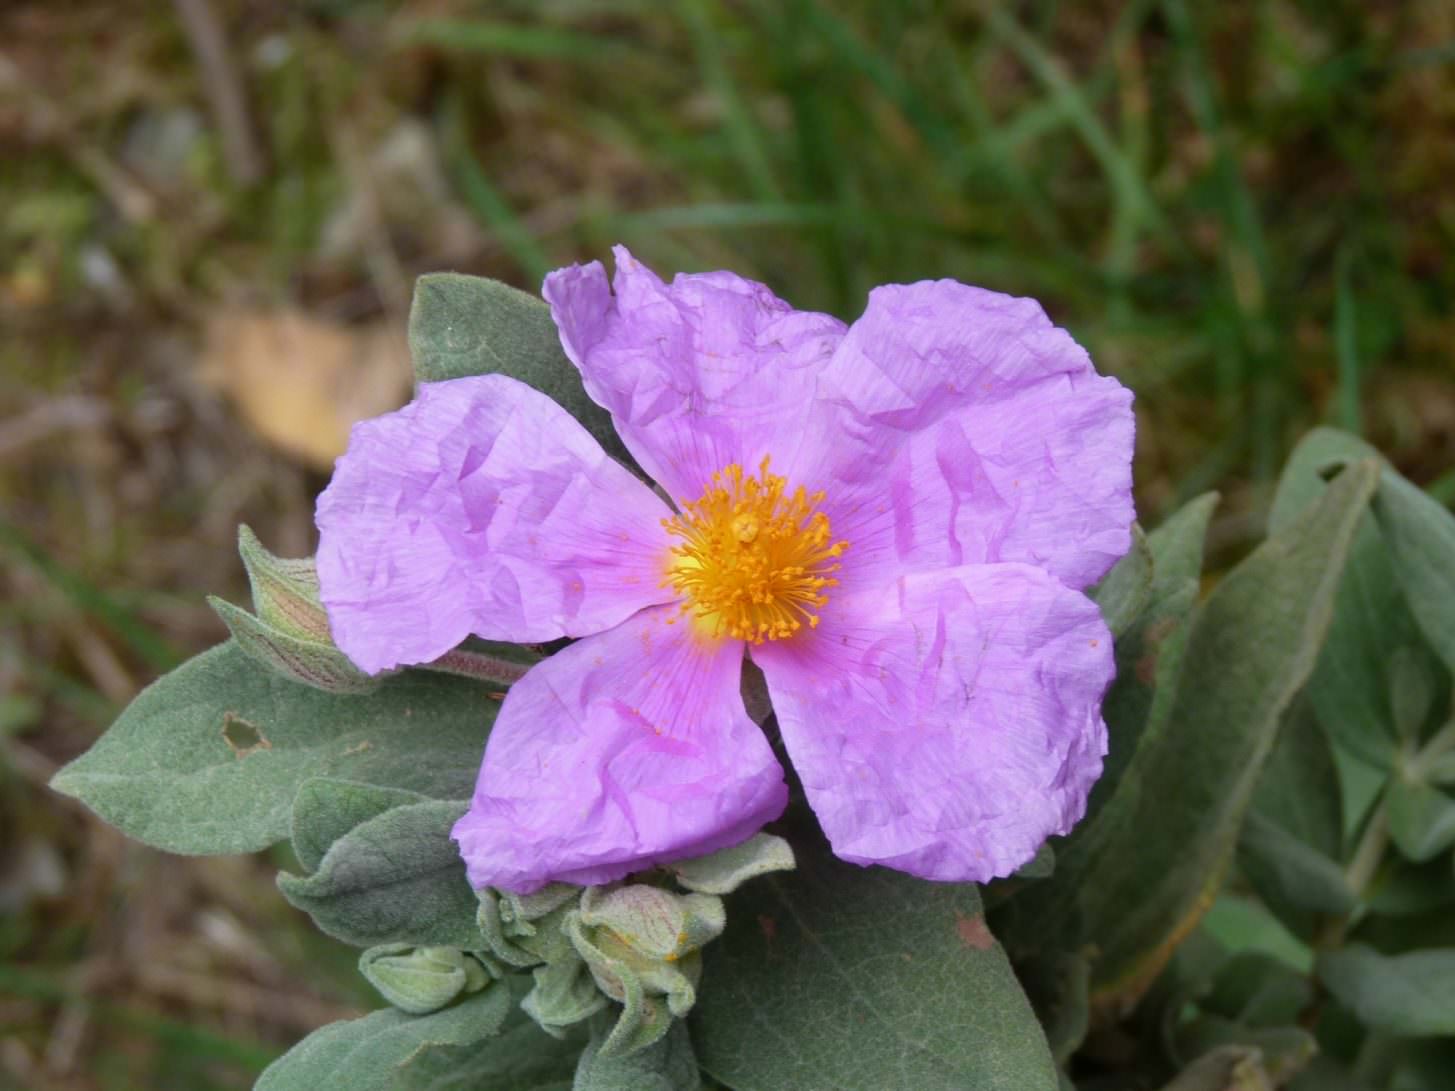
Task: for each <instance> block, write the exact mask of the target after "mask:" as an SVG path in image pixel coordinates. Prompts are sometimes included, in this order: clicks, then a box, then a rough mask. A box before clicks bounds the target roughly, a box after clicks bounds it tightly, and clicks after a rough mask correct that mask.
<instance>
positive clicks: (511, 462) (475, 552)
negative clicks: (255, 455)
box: [317, 375, 672, 673]
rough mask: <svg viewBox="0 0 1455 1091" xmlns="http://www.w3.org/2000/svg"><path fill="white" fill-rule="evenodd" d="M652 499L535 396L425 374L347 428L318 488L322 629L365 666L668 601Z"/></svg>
mask: <svg viewBox="0 0 1455 1091" xmlns="http://www.w3.org/2000/svg"><path fill="white" fill-rule="evenodd" d="M669 514H670V512H669V511H668V509H667V507H666V505H665V504H663V503H662V501H661V500H660V499H658V498H657V497H656V496H654V495H653V494H652V492H651V490H650V489H648V488H647V487H646V486H645V485H643V484H642V483H641V482H640V481H638V480H637V479H636V478H635V477H633V476H632V475H631V474H630V473H629V472H628V471H627V470H626V469H624V468H623V467H622V466H620V465H619V464H617V463H616V462H614V461H612V460H611V459H610V458H609V457H608V456H607V455H606V454H605V452H603V451H602V449H601V446H600V445H599V444H598V443H597V442H596V440H594V439H593V438H592V437H591V436H590V434H588V433H587V431H586V429H584V428H583V427H582V426H581V425H580V424H578V423H577V422H576V421H575V419H574V418H572V417H571V416H570V414H568V413H567V412H566V411H565V410H563V409H562V408H561V407H560V406H558V405H556V403H555V402H553V401H551V400H550V399H549V398H547V397H546V396H545V395H544V394H541V393H540V392H538V391H536V390H532V389H531V388H530V387H528V386H526V385H525V384H523V383H520V382H517V381H516V380H514V379H510V378H506V377H505V376H502V375H482V376H476V377H472V378H464V379H453V380H450V381H448V382H440V383H427V384H424V385H422V386H421V387H420V388H419V393H418V395H417V397H416V398H415V400H414V401H413V402H411V403H410V404H409V405H407V406H405V407H404V408H403V409H401V410H399V411H398V412H395V413H389V414H387V415H385V416H382V417H377V418H375V419H373V420H367V421H363V422H361V423H359V424H356V425H355V426H354V429H353V433H352V435H351V436H350V439H349V449H348V451H347V452H346V453H345V454H344V455H343V456H342V457H341V458H340V459H339V460H338V463H337V465H336V466H335V468H334V476H333V480H332V481H331V482H330V483H329V486H328V488H327V489H325V490H324V492H323V494H322V495H321V496H319V498H318V512H317V520H318V529H319V546H318V578H319V584H320V586H321V589H322V598H323V602H324V604H325V606H326V607H327V608H328V615H329V624H330V626H331V628H332V631H333V637H334V640H335V642H336V643H337V644H338V646H339V647H340V648H341V649H343V651H344V653H345V654H346V655H348V657H349V658H350V659H352V660H353V661H354V663H356V664H357V665H358V666H359V667H360V669H362V670H365V671H368V672H370V673H374V672H377V671H380V670H384V669H386V668H389V667H394V666H398V665H400V664H410V663H424V662H428V661H429V660H431V659H435V658H437V657H439V656H440V655H442V654H444V653H445V652H446V651H448V650H449V649H451V648H453V647H454V646H455V645H457V644H458V643H460V641H461V640H463V639H464V638H465V637H466V636H468V635H470V634H471V633H474V634H475V635H476V636H481V637H485V638H486V639H490V640H508V641H514V642H526V641H540V640H552V639H555V638H557V637H560V636H584V635H587V634H590V633H596V632H600V631H601V630H603V629H607V628H610V627H611V626H613V625H616V624H619V623H620V622H622V621H623V620H625V619H626V618H628V617H630V616H631V615H632V614H634V613H636V612H637V611H638V610H640V609H641V608H642V607H644V606H648V605H651V604H653V603H660V602H664V601H668V600H669V599H670V598H671V595H672V593H671V592H670V591H669V590H667V589H664V588H662V587H661V582H662V577H663V573H664V564H665V560H666V558H667V556H668V553H667V551H668V548H669V538H668V535H667V532H666V530H664V529H663V527H662V525H661V521H662V519H664V518H665V517H667V516H668V515H669Z"/></svg>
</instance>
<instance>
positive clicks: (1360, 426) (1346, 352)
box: [1334, 246, 1364, 436]
mask: <svg viewBox="0 0 1455 1091" xmlns="http://www.w3.org/2000/svg"><path fill="white" fill-rule="evenodd" d="M1353 266H1354V259H1353V252H1352V251H1351V250H1350V249H1349V248H1348V247H1347V246H1346V247H1342V248H1341V249H1340V250H1339V256H1338V258H1337V260H1336V262H1335V266H1334V354H1335V357H1336V359H1337V361H1338V368H1339V394H1338V398H1339V401H1338V404H1339V426H1340V427H1341V428H1343V429H1344V430H1345V431H1347V432H1353V433H1354V434H1355V435H1356V436H1357V435H1362V434H1363V431H1364V421H1363V406H1362V398H1361V396H1360V389H1359V387H1360V376H1359V370H1360V369H1359V315H1358V310H1357V307H1358V304H1356V303H1355V301H1354V284H1353Z"/></svg>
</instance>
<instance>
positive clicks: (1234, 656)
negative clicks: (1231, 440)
mask: <svg viewBox="0 0 1455 1091" xmlns="http://www.w3.org/2000/svg"><path fill="white" fill-rule="evenodd" d="M1378 473H1379V470H1378V466H1377V464H1375V463H1374V462H1372V461H1371V462H1362V463H1356V464H1354V465H1351V466H1349V467H1348V468H1347V469H1345V470H1344V471H1343V472H1342V473H1341V474H1340V475H1339V476H1338V478H1337V479H1336V480H1335V481H1334V483H1333V485H1332V486H1331V487H1330V488H1329V490H1328V491H1327V492H1326V493H1325V495H1324V496H1323V497H1322V499H1320V501H1319V502H1318V503H1317V505H1316V506H1314V507H1313V508H1311V509H1309V510H1308V511H1306V512H1305V513H1304V514H1303V515H1301V516H1300V517H1299V518H1298V519H1296V520H1295V521H1294V522H1293V523H1291V524H1290V525H1289V526H1287V527H1286V528H1285V529H1284V530H1283V531H1282V532H1281V533H1279V534H1277V535H1275V536H1274V537H1272V538H1270V539H1268V540H1267V541H1266V542H1264V543H1263V544H1262V545H1261V546H1259V547H1258V548H1257V549H1256V550H1254V551H1253V553H1252V554H1250V555H1249V556H1248V557H1247V559H1245V560H1244V561H1243V562H1242V563H1241V564H1240V565H1238V567H1237V568H1235V569H1234V570H1233V571H1232V572H1230V573H1229V574H1228V575H1227V576H1226V577H1225V578H1224V579H1223V581H1222V583H1221V584H1219V586H1218V587H1217V589H1216V590H1215V591H1214V592H1213V594H1212V595H1211V596H1210V597H1209V598H1208V600H1207V602H1206V603H1205V604H1204V605H1203V607H1202V610H1201V611H1200V612H1199V614H1198V616H1197V620H1196V621H1195V622H1194V624H1193V627H1192V630H1191V633H1190V635H1189V637H1188V641H1187V647H1186V651H1185V653H1184V656H1183V667H1182V673H1181V677H1180V678H1179V680H1178V685H1177V690H1176V696H1175V699H1174V701H1173V704H1172V708H1171V711H1170V712H1169V714H1168V720H1167V728H1166V730H1165V731H1163V732H1160V733H1159V734H1158V735H1157V736H1156V737H1154V738H1149V739H1148V740H1147V743H1146V744H1145V746H1144V748H1143V749H1141V750H1139V752H1138V754H1137V757H1136V763H1135V768H1133V769H1129V770H1128V772H1127V774H1126V775H1125V776H1124V777H1123V778H1122V783H1121V784H1120V785H1119V786H1118V789H1117V793H1116V795H1115V797H1114V798H1113V801H1112V804H1110V805H1108V807H1107V809H1106V811H1104V812H1103V813H1102V814H1101V815H1099V816H1098V818H1097V822H1096V828H1095V829H1094V830H1093V831H1090V833H1089V834H1088V836H1087V837H1085V838H1084V839H1082V840H1081V841H1079V842H1078V843H1076V844H1075V845H1074V848H1076V849H1077V850H1078V851H1077V852H1076V853H1074V854H1073V853H1071V852H1070V851H1069V849H1070V848H1072V847H1073V846H1067V848H1065V849H1062V850H1061V851H1060V852H1059V853H1058V867H1057V873H1056V875H1055V876H1054V877H1053V878H1052V879H1050V880H1048V881H1046V882H1043V883H1039V884H1036V885H1035V886H1034V887H1030V888H1027V890H1026V892H1025V893H1024V894H1023V895H1022V896H1021V897H1020V898H1018V899H1017V901H1016V902H1013V903H1012V905H1019V903H1020V902H1021V901H1022V900H1029V901H1030V907H1031V909H1033V910H1035V909H1038V910H1039V913H1025V911H1024V910H1022V911H1021V912H1022V913H1025V916H1027V917H1029V920H1028V921H1024V923H1022V922H1017V925H1016V929H1017V934H1018V935H1024V936H1027V937H1035V936H1036V935H1040V936H1042V937H1044V936H1047V935H1064V934H1065V932H1066V928H1067V925H1066V924H1065V923H1064V922H1067V921H1072V922H1077V923H1078V924H1079V928H1078V930H1077V931H1075V932H1074V935H1076V936H1079V937H1092V938H1094V940H1095V942H1096V943H1097V944H1098V946H1099V947H1100V949H1101V960H1100V961H1099V962H1098V963H1097V965H1096V967H1095V976H1094V981H1095V983H1096V984H1097V985H1098V986H1099V992H1100V998H1101V999H1103V1000H1108V1001H1110V1000H1113V999H1117V998H1121V997H1134V996H1136V995H1138V994H1139V993H1140V992H1141V991H1142V990H1143V989H1144V988H1145V987H1146V985H1147V984H1149V983H1150V981H1151V980H1152V979H1153V978H1154V977H1155V976H1156V974H1157V973H1158V972H1159V971H1160V969H1161V967H1162V966H1163V964H1164V963H1165V962H1166V959H1167V957H1168V955H1169V954H1170V952H1171V951H1172V950H1173V949H1174V948H1175V947H1176V945H1177V944H1178V943H1179V942H1180V941H1181V939H1182V938H1183V937H1184V936H1185V935H1186V934H1187V933H1188V932H1189V931H1190V930H1191V929H1192V928H1193V927H1194V925H1195V924H1196V922H1197V920H1198V918H1199V917H1200V916H1201V915H1202V913H1203V912H1204V911H1205V910H1206V908H1207V906H1208V905H1210V904H1211V902H1212V899H1213V896H1214V893H1215V892H1216V890H1217V888H1218V885H1219V883H1220V882H1221V879H1222V875H1223V871H1224V869H1225V867H1226V866H1227V863H1228V860H1229V858H1230V857H1231V855H1232V852H1233V849H1234V846H1235V844H1236V842H1237V838H1238V833H1239V830H1240V829H1241V827H1242V823H1243V817H1244V814H1245V813H1246V811H1247V808H1248V804H1249V802H1250V800H1251V798H1252V794H1253V789H1254V787H1255V785H1256V784H1257V782H1258V778H1259V775H1260V774H1261V772H1262V769H1263V764H1264V762H1265V760H1266V759H1267V757H1268V754H1269V751H1270V750H1271V749H1272V746H1273V742H1274V740H1275V738H1276V736H1277V731H1278V726H1279V723H1280V721H1281V720H1282V718H1283V716H1284V713H1285V712H1286V711H1287V710H1288V708H1289V706H1290V704H1291V703H1292V701H1293V699H1294V697H1295V696H1296V695H1297V693H1298V692H1299V690H1300V689H1301V688H1302V687H1303V685H1304V683H1305V682H1306V681H1307V679H1308V676H1309V674H1310V672H1311V671H1312V669H1313V665H1314V661H1315V659H1316V657H1317V655H1318V651H1319V647H1320V645H1321V643H1322V640H1323V637H1324V634H1325V633H1326V632H1327V630H1328V626H1329V620H1330V615H1331V613H1332V608H1333V598H1334V590H1335V588H1336V587H1337V586H1338V582H1339V577H1340V574H1341V572H1342V571H1343V567H1344V561H1345V559H1346V557H1347V556H1348V552H1349V546H1350V543H1351V541H1352V540H1353V537H1354V531H1355V528H1356V527H1357V526H1358V523H1359V519H1360V516H1361V515H1362V514H1363V512H1364V509H1365V506H1366V505H1367V503H1368V500H1369V496H1370V495H1371V493H1372V492H1373V489H1374V485H1375V482H1376V480H1377V477H1378ZM1068 856H1074V859H1073V860H1071V861H1068ZM1042 890H1046V891H1049V892H1050V895H1049V896H1046V895H1042V894H1041V891H1042ZM1068 903H1069V904H1070V906H1071V907H1072V908H1071V909H1070V911H1069V912H1068V910H1067V909H1066V906H1067V904H1068ZM1023 920H1024V918H1023Z"/></svg>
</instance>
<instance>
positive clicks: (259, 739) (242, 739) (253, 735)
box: [222, 712, 273, 758]
mask: <svg viewBox="0 0 1455 1091" xmlns="http://www.w3.org/2000/svg"><path fill="white" fill-rule="evenodd" d="M222 739H223V741H224V742H225V743H227V745H228V746H229V747H230V748H231V749H232V753H233V756H234V757H237V758H245V757H247V756H248V755H249V754H255V753H257V752H258V751H259V750H271V749H272V748H273V744H272V743H270V742H269V741H268V737H267V736H266V735H264V734H263V732H262V729H261V728H259V727H258V726H257V725H256V724H254V723H250V722H248V721H247V720H245V719H243V718H242V717H241V716H239V715H238V714H237V713H236V712H224V713H223V714H222Z"/></svg>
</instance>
